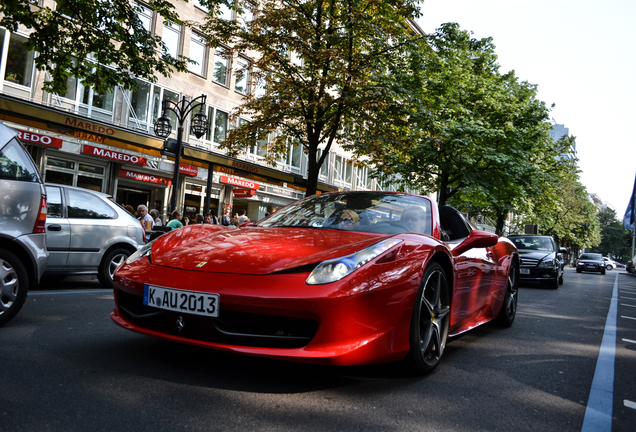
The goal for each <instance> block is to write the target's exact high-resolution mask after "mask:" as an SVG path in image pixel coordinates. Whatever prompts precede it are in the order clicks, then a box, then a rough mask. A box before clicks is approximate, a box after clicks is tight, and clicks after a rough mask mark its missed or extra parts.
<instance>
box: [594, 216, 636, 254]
mask: <svg viewBox="0 0 636 432" xmlns="http://www.w3.org/2000/svg"><path fill="white" fill-rule="evenodd" d="M596 217H597V218H598V222H599V226H600V228H601V242H600V243H599V244H598V246H595V247H594V248H592V250H591V251H592V252H598V253H600V254H603V256H609V255H611V256H612V257H614V258H615V259H616V260H617V261H621V262H626V261H629V260H630V259H631V250H632V236H631V232H630V230H626V229H624V228H623V222H622V221H619V220H618V218H617V217H616V211H614V210H613V209H611V208H609V207H607V208H604V209H603V210H601V211H599V212H598V214H597V215H596Z"/></svg>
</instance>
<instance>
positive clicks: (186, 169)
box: [179, 163, 199, 177]
mask: <svg viewBox="0 0 636 432" xmlns="http://www.w3.org/2000/svg"><path fill="white" fill-rule="evenodd" d="M179 172H180V173H181V174H183V175H189V176H194V177H196V176H197V174H199V168H198V167H196V166H194V165H189V164H184V163H180V164H179Z"/></svg>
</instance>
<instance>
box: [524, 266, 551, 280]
mask: <svg viewBox="0 0 636 432" xmlns="http://www.w3.org/2000/svg"><path fill="white" fill-rule="evenodd" d="M524 272H526V273H524ZM558 277H559V271H558V269H556V268H554V267H553V268H540V267H523V266H521V267H520V268H519V280H521V281H523V282H545V281H549V280H554V279H557V278H558Z"/></svg>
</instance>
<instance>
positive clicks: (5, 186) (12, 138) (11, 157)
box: [0, 124, 49, 325]
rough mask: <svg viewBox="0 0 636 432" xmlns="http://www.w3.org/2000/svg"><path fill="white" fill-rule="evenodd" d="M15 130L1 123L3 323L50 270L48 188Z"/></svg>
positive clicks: (0, 319)
mask: <svg viewBox="0 0 636 432" xmlns="http://www.w3.org/2000/svg"><path fill="white" fill-rule="evenodd" d="M17 135H18V134H17V132H16V131H15V130H13V129H11V128H9V127H7V126H5V125H3V124H0V191H2V193H0V325H2V324H5V323H7V322H8V321H9V320H10V319H11V318H13V317H14V316H15V315H16V314H17V313H18V312H19V311H20V309H21V308H22V305H23V304H24V301H25V300H26V296H27V292H28V290H29V287H30V286H33V285H37V284H38V282H39V281H40V277H41V276H42V273H43V272H44V269H45V268H46V265H47V263H48V260H49V254H48V252H47V250H46V234H45V232H44V223H45V220H46V192H45V190H44V185H43V184H42V180H41V179H40V174H39V173H38V170H37V168H36V166H35V164H34V163H33V159H31V156H30V155H29V153H28V152H27V151H26V150H25V148H24V147H23V146H22V144H21V143H20V140H19V139H18V138H17Z"/></svg>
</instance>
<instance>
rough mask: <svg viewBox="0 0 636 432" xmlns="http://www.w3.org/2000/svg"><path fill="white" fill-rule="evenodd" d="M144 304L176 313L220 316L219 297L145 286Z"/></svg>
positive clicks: (196, 292)
mask: <svg viewBox="0 0 636 432" xmlns="http://www.w3.org/2000/svg"><path fill="white" fill-rule="evenodd" d="M144 304H145V305H148V306H153V307H156V308H160V309H166V310H171V311H175V312H184V313H190V314H195V315H205V316H209V317H218V316H219V295H218V294H210V293H203V292H198V291H183V290H176V289H171V288H163V287H159V286H156V285H148V284H145V285H144Z"/></svg>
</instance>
